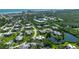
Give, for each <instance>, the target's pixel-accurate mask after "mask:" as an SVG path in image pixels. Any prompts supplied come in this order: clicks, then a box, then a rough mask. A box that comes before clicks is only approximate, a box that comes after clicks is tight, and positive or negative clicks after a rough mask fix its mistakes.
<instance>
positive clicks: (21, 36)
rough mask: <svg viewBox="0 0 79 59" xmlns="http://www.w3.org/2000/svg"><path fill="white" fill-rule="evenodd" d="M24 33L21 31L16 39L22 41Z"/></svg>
mask: <svg viewBox="0 0 79 59" xmlns="http://www.w3.org/2000/svg"><path fill="white" fill-rule="evenodd" d="M22 34H23V33H20V34H19V35H18V36H17V37H16V38H15V40H17V41H20V40H22V38H23V35H22Z"/></svg>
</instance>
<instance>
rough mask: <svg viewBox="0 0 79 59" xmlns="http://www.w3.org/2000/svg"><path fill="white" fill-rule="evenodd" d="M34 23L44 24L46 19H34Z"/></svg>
mask: <svg viewBox="0 0 79 59" xmlns="http://www.w3.org/2000/svg"><path fill="white" fill-rule="evenodd" d="M34 20H35V21H36V22H45V21H46V20H47V19H46V18H38V19H34Z"/></svg>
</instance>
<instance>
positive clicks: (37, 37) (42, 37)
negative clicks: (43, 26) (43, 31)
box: [33, 35, 45, 40]
mask: <svg viewBox="0 0 79 59" xmlns="http://www.w3.org/2000/svg"><path fill="white" fill-rule="evenodd" d="M33 39H37V40H43V39H45V37H44V36H41V35H39V36H36V37H35V38H33Z"/></svg>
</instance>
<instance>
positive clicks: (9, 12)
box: [0, 9, 27, 14]
mask: <svg viewBox="0 0 79 59" xmlns="http://www.w3.org/2000/svg"><path fill="white" fill-rule="evenodd" d="M22 11H25V12H26V11H27V9H0V14H11V13H22Z"/></svg>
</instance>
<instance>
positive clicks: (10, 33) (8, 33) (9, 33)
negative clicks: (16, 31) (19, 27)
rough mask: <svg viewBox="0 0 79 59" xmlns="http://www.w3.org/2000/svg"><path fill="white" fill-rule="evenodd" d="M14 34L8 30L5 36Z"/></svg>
mask: <svg viewBox="0 0 79 59" xmlns="http://www.w3.org/2000/svg"><path fill="white" fill-rule="evenodd" d="M12 34H13V33H12V32H7V33H4V36H10V35H12Z"/></svg>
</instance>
